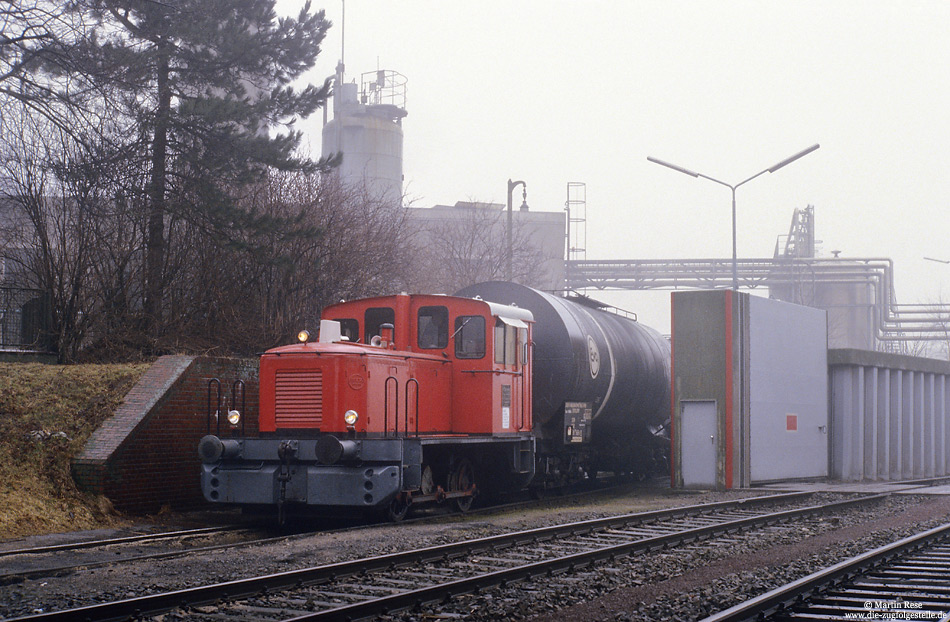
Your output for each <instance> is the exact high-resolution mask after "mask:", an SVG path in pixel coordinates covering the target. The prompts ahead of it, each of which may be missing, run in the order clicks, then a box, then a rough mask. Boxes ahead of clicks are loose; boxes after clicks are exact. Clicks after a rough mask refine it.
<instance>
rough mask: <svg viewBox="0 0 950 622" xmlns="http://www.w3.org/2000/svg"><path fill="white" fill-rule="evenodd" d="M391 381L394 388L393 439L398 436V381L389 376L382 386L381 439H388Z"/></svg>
mask: <svg viewBox="0 0 950 622" xmlns="http://www.w3.org/2000/svg"><path fill="white" fill-rule="evenodd" d="M390 380H392V381H393V385H394V386H395V387H396V395H395V401H396V413H395V415H394V418H393V423H394V424H395V430H394V431H393V437H398V436H399V380H397V379H396V377H395V376H390V377H388V378H386V382H385V383H384V384H383V438H389V381H390Z"/></svg>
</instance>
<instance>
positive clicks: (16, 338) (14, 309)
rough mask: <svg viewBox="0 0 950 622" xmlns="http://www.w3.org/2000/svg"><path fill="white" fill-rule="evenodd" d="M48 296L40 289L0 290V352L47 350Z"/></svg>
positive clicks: (2, 288)
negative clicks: (44, 341) (44, 339)
mask: <svg viewBox="0 0 950 622" xmlns="http://www.w3.org/2000/svg"><path fill="white" fill-rule="evenodd" d="M48 329H49V296H48V295H47V294H46V293H45V292H43V291H42V290H39V289H29V288H23V287H0V350H23V351H45V350H46V347H45V345H44V343H43V335H44V334H45V333H46V332H47V331H48Z"/></svg>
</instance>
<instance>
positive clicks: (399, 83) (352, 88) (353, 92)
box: [323, 61, 408, 201]
mask: <svg viewBox="0 0 950 622" xmlns="http://www.w3.org/2000/svg"><path fill="white" fill-rule="evenodd" d="M407 114H408V113H407V112H406V78H405V76H403V75H402V74H400V73H397V72H395V71H389V70H377V71H372V72H369V73H364V74H363V75H362V76H361V79H360V84H359V85H357V84H356V82H355V81H353V82H350V83H346V82H345V81H344V78H343V62H342V61H341V62H340V64H339V65H337V70H336V77H335V82H334V90H333V119H332V120H331V121H329V122H327V123H326V124H325V125H324V126H323V155H324V156H328V155H331V154H335V153H342V154H343V163H342V164H341V165H340V167H339V168H338V169H337V172H338V173H339V175H340V177H341V179H342V180H343V181H344V183H347V184H354V185H360V186H363V185H365V187H366V189H367V190H368V191H369V192H370V193H371V194H372V195H373V196H378V197H386V198H387V199H388V200H391V201H401V200H402V180H403V175H402V140H403V138H402V119H403V117H405V116H406V115H407Z"/></svg>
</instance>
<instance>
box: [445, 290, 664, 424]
mask: <svg viewBox="0 0 950 622" xmlns="http://www.w3.org/2000/svg"><path fill="white" fill-rule="evenodd" d="M455 295H456V296H462V297H468V298H474V297H480V298H482V299H483V300H487V301H492V302H496V303H500V304H513V305H516V307H517V308H519V309H524V310H528V311H530V312H531V314H532V315H533V317H534V320H535V323H534V327H533V341H534V350H533V355H534V357H533V358H534V388H533V396H534V397H533V406H534V420H535V423H536V424H537V425H540V426H542V427H544V426H548V427H549V428H550V429H554V428H555V427H556V426H557V425H558V422H559V421H560V420H561V419H562V418H563V413H564V407H565V403H567V402H588V403H591V404H592V406H593V409H592V410H593V425H594V426H595V433H594V436H595V438H596V437H597V436H598V433H597V430H596V428H598V427H600V428H601V429H609V430H610V434H618V435H621V436H629V435H639V434H642V433H644V431H645V430H646V429H647V428H648V427H651V426H659V425H662V424H664V423H665V422H666V421H668V419H669V416H670V343H669V341H667V340H666V339H665V338H664V337H663V336H662V335H661V334H660V333H659V332H658V331H656V330H654V329H652V328H649V327H647V326H644V325H642V324H640V323H639V322H637V321H635V320H634V319H632V318H630V317H624V316H622V315H617V314H615V313H611V312H608V311H604V310H603V307H607V306H608V305H603V304H602V303H599V302H597V301H595V300H593V299H591V298H587V297H583V300H578V299H568V298H563V297H560V296H555V295H553V294H549V293H545V292H542V291H539V290H536V289H533V288H530V287H526V286H523V285H518V284H517V283H509V282H503V281H490V282H485V283H478V284H476V285H471V286H468V287H465V288H463V289H461V290H459V291H458V292H456V294H455ZM601 437H602V438H603V436H601Z"/></svg>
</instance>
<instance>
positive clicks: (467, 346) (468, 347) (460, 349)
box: [455, 315, 485, 359]
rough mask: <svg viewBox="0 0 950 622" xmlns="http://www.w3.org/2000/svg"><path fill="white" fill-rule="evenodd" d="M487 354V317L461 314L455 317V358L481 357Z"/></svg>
mask: <svg viewBox="0 0 950 622" xmlns="http://www.w3.org/2000/svg"><path fill="white" fill-rule="evenodd" d="M483 356H485V318H483V317H482V316H480V315H460V316H458V317H457V318H455V358H459V359H480V358H482V357H483Z"/></svg>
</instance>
